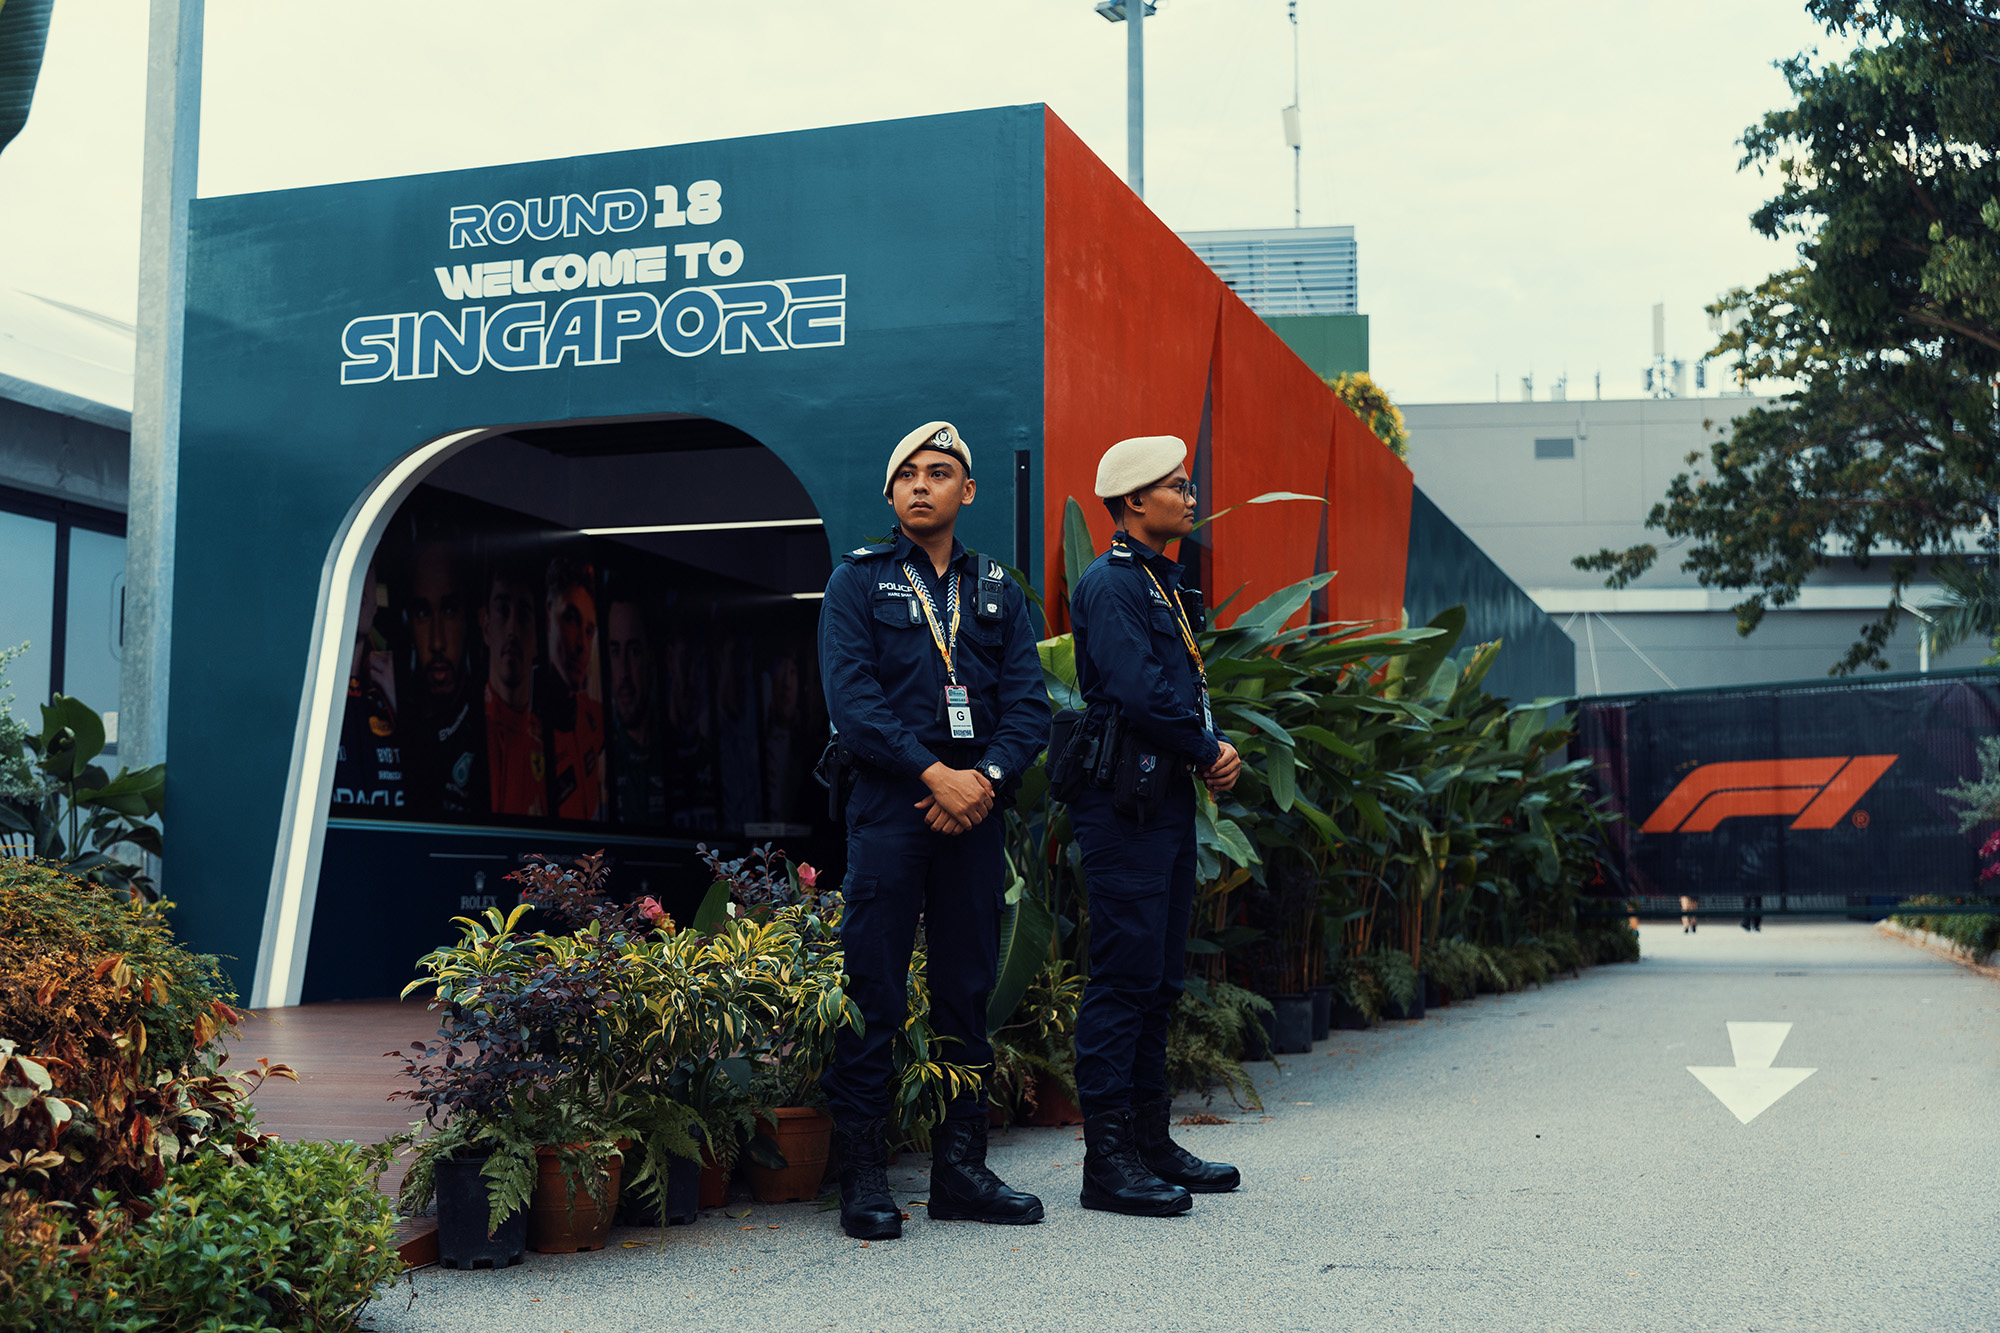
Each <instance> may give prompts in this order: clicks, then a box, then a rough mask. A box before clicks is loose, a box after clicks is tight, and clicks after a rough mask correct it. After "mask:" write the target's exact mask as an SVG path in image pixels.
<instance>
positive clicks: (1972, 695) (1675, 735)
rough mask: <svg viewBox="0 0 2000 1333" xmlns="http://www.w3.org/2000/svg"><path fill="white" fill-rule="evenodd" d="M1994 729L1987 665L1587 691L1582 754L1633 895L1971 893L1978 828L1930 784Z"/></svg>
mask: <svg viewBox="0 0 2000 1333" xmlns="http://www.w3.org/2000/svg"><path fill="white" fill-rule="evenodd" d="M1996 733H2000V672H1994V671H1992V670H1980V671H1969V672H1949V673H1946V672H1936V673H1932V674H1930V675H1902V676H1885V677H1877V678H1875V679H1872V680H1856V681H1845V680H1828V681H1810V682H1801V683H1798V684H1789V685H1766V686H1753V687H1743V688H1737V689H1723V690H1680V691H1672V692H1662V693H1657V694H1639V695H1626V696H1619V697H1605V698H1592V699H1587V700H1584V701H1583V702H1582V704H1581V706H1580V709H1579V718H1578V738H1577V746H1578V750H1579V752H1580V753H1581V754H1582V755H1584V756H1587V757H1589V758H1591V759H1594V760H1596V768H1595V770H1594V778H1595V781H1596V784H1597V787H1598V790H1599V793H1600V794H1601V795H1603V796H1604V797H1606V798H1608V803H1609V806H1610V808H1611V809H1613V810H1616V811H1617V812H1618V813H1620V814H1622V815H1624V816H1625V817H1626V821H1627V822H1624V823H1621V824H1619V825H1616V826H1615V827H1614V829H1613V831H1612V837H1611V842H1612V859H1613V862H1614V867H1613V868H1614V869H1616V870H1618V871H1619V872H1621V873H1622V877H1623V880H1624V885H1625V888H1626V890H1627V891H1628V892H1630V893H1632V894H1634V895H1642V896H1646V895H1661V894H1665V895H1678V894H1683V893H1687V894H1693V895H1696V896H1702V895H1711V896H1712V895H1743V894H1765V895H1795V896H1798V897H1800V898H1805V899H1820V898H1824V899H1825V900H1827V901H1829V902H1832V901H1835V900H1837V899H1844V898H1845V897H1846V896H1848V895H1859V896H1861V898H1862V900H1863V901H1868V900H1871V899H1874V898H1883V899H1884V901H1891V900H1893V899H1894V898H1895V897H1898V896H1902V895H1908V894H1915V893H1943V894H1962V893H1972V892H1976V891H1977V879H1978V874H1979V865H1978V855H1977V853H1978V848H1979V844H1980V841H1981V840H1982V838H1983V837H1984V836H1985V835H1986V834H1987V833H1990V832H1991V826H1981V827H1979V828H1976V829H1973V830H1969V831H1967V832H1964V833H1961V832H1960V831H1959V817H1958V811H1957V808H1956V807H1955V806H1953V805H1952V804H1951V803H1949V802H1947V801H1946V800H1945V799H1944V798H1943V797H1942V796H1941V795H1940V794H1939V789H1940V788H1943V787H1949V786H1952V785H1954V784H1956V783H1958V782H1961V781H1963V780H1965V779H1967V778H1971V777H1976V776H1977V775H1978V772H1979V762H1978V743H1979V741H1980V739H1981V738H1982V737H1986V736H1992V735H1995V734H1996Z"/></svg>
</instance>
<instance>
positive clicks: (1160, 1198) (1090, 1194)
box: [1079, 1106, 1194, 1217]
mask: <svg viewBox="0 0 2000 1333" xmlns="http://www.w3.org/2000/svg"><path fill="white" fill-rule="evenodd" d="M1079 1202H1081V1203H1082V1204H1083V1206H1084V1207H1086V1208H1097V1209H1101V1210H1103V1211H1104V1212H1107V1213H1130V1214H1131V1215H1132V1216H1134V1217H1167V1216H1170V1215H1171V1214H1174V1213H1184V1212H1186V1211H1187V1210H1188V1209H1190V1208H1192V1207H1194V1196H1193V1195H1192V1194H1189V1193H1188V1192H1187V1191H1186V1190H1184V1189H1182V1188H1181V1187H1180V1186H1179V1185H1169V1184H1168V1183H1167V1182H1166V1181H1164V1180H1161V1179H1160V1178H1159V1177H1158V1176H1156V1175H1154V1174H1153V1173H1152V1172H1151V1171H1149V1170H1148V1169H1147V1168H1146V1164H1145V1163H1144V1162H1142V1161H1140V1160H1139V1149H1138V1145H1137V1143H1136V1142H1135V1141H1134V1139H1133V1125H1132V1108H1131V1107H1129V1106H1127V1107H1124V1108H1122V1109H1120V1110H1116V1111H1100V1112H1098V1113H1097V1114H1096V1115H1092V1116H1085V1117H1084V1121H1083V1196H1082V1198H1081V1199H1080V1200H1079Z"/></svg>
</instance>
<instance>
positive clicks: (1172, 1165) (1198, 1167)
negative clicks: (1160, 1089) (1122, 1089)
mask: <svg viewBox="0 0 2000 1333" xmlns="http://www.w3.org/2000/svg"><path fill="white" fill-rule="evenodd" d="M1173 1108H1174V1099H1173V1098H1171V1097H1143V1098H1140V1099H1139V1100H1137V1101H1135V1102H1134V1103H1133V1104H1132V1127H1133V1133H1134V1136H1135V1138H1136V1139H1137V1141H1138V1146H1139V1160H1140V1161H1141V1162H1143V1163H1144V1164H1145V1166H1146V1169H1147V1170H1148V1171H1151V1172H1152V1173H1153V1174H1154V1175H1156V1176H1158V1177H1159V1178H1160V1179H1161V1180H1164V1181H1166V1182H1167V1183H1168V1184H1169V1185H1179V1186H1180V1187H1181V1188H1182V1189H1184V1190H1186V1191H1187V1192H1188V1193H1190V1194H1227V1193H1229V1191H1231V1190H1233V1189H1235V1188H1236V1187H1237V1186H1238V1185H1240V1184H1242V1183H1243V1177H1242V1176H1241V1175H1240V1174H1239V1173H1238V1172H1237V1170H1236V1168H1235V1167H1233V1166H1231V1165H1230V1164H1229V1163H1227V1162H1204V1161H1202V1160H1201V1158H1199V1157H1196V1156H1195V1155H1194V1154H1193V1153H1191V1152H1189V1151H1188V1150H1187V1149H1186V1148H1183V1147H1181V1145H1180V1144H1178V1143H1175V1142H1174V1139H1173V1135H1172V1134H1171V1133H1170V1132H1169V1128H1168V1127H1169V1125H1170V1124H1171V1122H1172V1117H1173Z"/></svg>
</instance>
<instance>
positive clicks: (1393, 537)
mask: <svg viewBox="0 0 2000 1333" xmlns="http://www.w3.org/2000/svg"><path fill="white" fill-rule="evenodd" d="M1328 396H1329V397H1331V396H1332V395H1331V394H1329V395H1328ZM1331 479H1332V489H1331V495H1332V499H1333V508H1332V512H1331V513H1330V515H1329V520H1330V524H1331V527H1330V540H1329V542H1328V544H1327V545H1328V555H1329V563H1330V564H1331V565H1332V567H1333V568H1334V569H1337V570H1339V571H1340V577H1339V578H1337V579H1335V580H1334V581H1333V586H1332V587H1331V588H1330V589H1329V591H1330V592H1331V593H1332V594H1333V597H1332V618H1333V619H1335V620H1369V621H1375V622H1377V625H1376V627H1377V628H1379V629H1394V628H1395V627H1396V626H1397V625H1398V624H1399V623H1400V622H1401V620H1402V613H1403V575H1404V573H1405V571H1406V570H1407V568H1408V563H1409V550H1410V491H1411V489H1412V487H1413V486H1414V484H1415V479H1414V478H1413V477H1412V476H1411V475H1410V469H1409V467H1408V466H1407V465H1405V464H1404V462H1403V460H1402V459H1400V458H1398V457H1396V455H1395V454H1393V453H1391V452H1390V451H1389V447H1388V446H1387V445H1385V444H1383V443H1382V442H1381V441H1380V440H1378V439H1376V438H1375V434H1374V432H1373V431H1371V430H1369V429H1368V427H1366V426H1364V425H1363V424H1362V423H1361V419H1360V418H1359V417H1357V416H1355V415H1354V413H1353V412H1351V411H1350V410H1348V407H1347V404H1345V403H1343V402H1341V401H1340V400H1339V399H1334V429H1333V466H1332V469H1331Z"/></svg>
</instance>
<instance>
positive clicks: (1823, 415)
mask: <svg viewBox="0 0 2000 1333" xmlns="http://www.w3.org/2000/svg"><path fill="white" fill-rule="evenodd" d="M1806 8H1807V11H1808V12H1809V13H1811V14H1812V15H1813V16H1814V17H1815V18H1817V19H1818V20H1819V21H1820V22H1822V23H1823V24H1825V26H1826V28H1827V30H1828V31H1829V32H1830V33H1832V34H1833V35H1835V36H1838V37H1842V38H1851V39H1853V40H1855V41H1856V43H1857V45H1856V46H1855V48H1854V50H1853V52H1852V54H1850V55H1848V56H1847V57H1845V58H1843V59H1838V60H1820V59H1819V58H1818V57H1817V53H1815V52H1807V53H1803V54H1800V55H1797V56H1794V57H1793V58H1791V59H1789V60H1786V61H1783V62H1781V63H1780V65H1779V68H1780V69H1781V70H1782V71H1783V73H1784V75H1785V79H1786V82H1787V83H1788V84H1789V86H1790V88H1791V91H1792V93H1793V95H1794V97H1795V98H1796V99H1797V100H1796V104H1795V105H1793V106H1790V107H1787V108H1784V109H1782V110H1778V111H1773V112H1771V113H1769V114H1768V115H1766V116H1765V117H1764V119H1763V121H1762V123H1761V124H1759V125H1756V126H1753V127H1751V128H1750V129H1749V130H1747V131H1746V132H1745V134H1744V137H1743V140H1742V144H1743V149H1744V156H1743V160H1742V163H1741V165H1742V166H1745V167H1755V168H1756V169H1757V170H1758V171H1759V172H1760V173H1764V172H1775V173H1776V175H1777V177H1778V179H1779V182H1780V188H1779V191H1778V193H1777V195H1776V196H1775V197H1773V198H1772V199H1770V200H1769V201H1767V202H1766V203H1765V204H1764V205H1763V207H1761V208H1760V209H1758V210H1757V212H1756V213H1754V214H1753V215H1752V216H1751V223H1752V225H1753V226H1755V227H1756V229H1757V230H1758V231H1760V232H1762V233H1763V234H1764V235H1766V236H1770V237H1773V238H1777V237H1787V236H1790V237H1796V238H1797V239H1798V251H1799V259H1800V262H1799V264H1798V265H1797V266H1796V267H1794V268H1791V269H1787V270H1786V271H1784V272H1782V273H1777V274H1774V275H1772V276H1771V277H1770V278H1768V279H1766V280H1765V281H1764V282H1762V283H1761V284H1759V285H1758V286H1756V287H1755V288H1752V289H1747V290H1746V289H1740V288H1739V289H1737V290H1735V291H1732V292H1730V293H1729V294H1728V295H1727V296H1725V297H1724V298H1723V299H1722V300H1721V301H1719V302H1717V303H1716V304H1715V305H1714V306H1712V307H1710V311H1711V313H1712V314H1718V315H1729V316H1733V317H1735V318H1736V319H1737V320H1738V322H1737V323H1736V324H1735V327H1734V328H1733V329H1732V331H1731V332H1730V333H1729V334H1728V335H1727V336H1725V337H1724V338H1723V339H1722V342H1721V344H1720V345H1719V346H1718V347H1717V349H1716V354H1718V355H1727V356H1730V357H1732V358H1733V360H1734V363H1735V366H1736V371H1737V374H1738V375H1739V376H1740V377H1741V379H1742V380H1743V381H1745V382H1748V381H1751V380H1770V379H1777V380H1789V381H1792V382H1793V383H1795V384H1796V385H1797V386H1798V387H1797V388H1796V389H1794V390H1793V391H1792V392H1789V393H1787V394H1785V395H1784V396H1783V398H1782V400H1781V401H1780V402H1779V403H1778V404H1775V405H1773V406H1771V407H1768V408H1753V409H1752V410H1750V411H1749V412H1747V413H1745V414H1744V415H1743V416H1742V417H1740V418H1739V419H1737V420H1736V421H1735V422H1734V423H1733V424H1732V425H1731V426H1730V428H1729V429H1728V431H1727V433H1726V435H1725V437H1724V438H1723V439H1721V440H1719V441H1717V442H1716V443H1715V444H1714V445H1713V447H1712V448H1711V449H1710V450H1709V452H1708V456H1707V458H1706V460H1704V459H1703V458H1702V456H1701V455H1700V454H1699V453H1694V454H1690V455H1689V456H1688V460H1687V461H1688V463H1689V464H1690V466H1691V467H1693V468H1694V469H1695V470H1693V471H1690V472H1685V473H1682V474H1680V475H1679V476H1677V477H1675V478H1674V480H1673V482H1672V483H1671V484H1670V485H1669V487H1668V490H1667V498H1666V499H1665V500H1664V501H1663V502H1662V503H1660V504H1658V505H1655V506H1654V508H1653V511H1652V513H1651V515H1650V516H1649V517H1648V518H1647V524H1648V526H1650V527H1654V528H1659V529H1661V530H1663V531H1664V532H1665V533H1666V534H1667V535H1668V536H1669V537H1673V538H1678V539H1690V540H1691V543H1692V544H1691V545H1690V546H1689V547H1688V549H1687V552H1686V555H1685V558H1684V560H1683V562H1682V565H1681V568H1682V569H1684V570H1686V571H1688V572H1690V573H1693V574H1694V575H1696V577H1697V578H1698V579H1699V580H1700V582H1701V583H1702V584H1703V585H1704V586H1708V587H1722V588H1730V589H1737V590H1742V591H1744V592H1745V593H1746V596H1745V597H1744V600H1743V601H1741V602H1739V603H1738V604H1737V605H1736V608H1735V610H1736V618H1737V632H1738V633H1741V634H1746V635H1747V634H1749V633H1750V632H1751V631H1753V630H1755V629H1756V628H1757V626H1758V624H1759V623H1760V622H1761V620H1762V619H1763V616H1764V613H1765V611H1766V610H1768V609H1769V608H1771V607H1774V606H1784V605H1787V604H1789V603H1791V602H1794V601H1796V600H1797V598H1798V595H1799V592H1800V589H1801V588H1802V587H1803V586H1804V585H1805V583H1806V580H1807V579H1808V578H1809V577H1810V576H1811V575H1812V574H1813V572H1814V571H1815V570H1817V569H1819V568H1820V567H1822V566H1823V565H1824V564H1825V563H1826V562H1827V560H1828V559H1829V558H1830V557H1831V556H1832V555H1834V554H1838V553H1845V554H1850V555H1851V556H1852V557H1853V558H1854V559H1855V561H1856V562H1857V563H1859V564H1861V565H1863V566H1866V565H1868V564H1870V563H1872V561H1873V560H1874V559H1876V558H1877V557H1878V556H1884V555H1886V556H1887V557H1888V559H1889V568H1890V575H1891V578H1890V582H1889V584H1888V586H1887V587H1886V588H1885V589H1884V593H1883V601H1884V605H1883V609H1882V612H1881V614H1880V615H1879V616H1878V617H1877V618H1876V619H1875V620H1874V621H1873V622H1871V623H1869V624H1867V625H1865V626H1863V627H1862V628H1861V631H1860V634H1859V637H1858V640H1857V642H1856V643H1855V644H1854V645H1853V646H1852V647H1851V648H1850V649H1849V650H1848V652H1847V654H1846V655H1845V656H1844V657H1843V658H1842V659H1841V660H1840V661H1839V662H1838V663H1836V664H1835V665H1834V666H1833V668H1832V672H1833V674H1846V673H1848V672H1851V671H1854V670H1856V669H1857V668H1859V667H1862V666H1868V665H1872V666H1875V667H1877V668H1879V669H1884V670H1886V669H1887V666H1888V662H1887V659H1886V656H1885V653H1884V650H1885V649H1886V647H1887V646H1888V643H1889V641H1890V639H1891V637H1892V636H1893V635H1894V633H1895V632H1896V628H1897V624H1898V620H1899V613H1900V609H1901V608H1900V605H1899V604H1900V602H1901V601H1902V599H1903V595H1904V591H1905V589H1906V588H1907V587H1908V586H1909V584H1910V583H1911V581H1912V580H1913V579H1914V578H1915V577H1916V576H1917V575H1918V573H1919V571H1920V568H1921V564H1922V562H1923V561H1924V560H1925V559H1926V558H1930V559H1941V562H1942V563H1945V564H1949V562H1951V561H1953V560H1956V559H1959V558H1961V556H1962V554H1963V553H1964V552H1965V548H1966V547H1967V546H1968V545H1969V544H1977V543H1976V542H1975V541H1971V540H1969V536H1970V534H1975V533H1980V532H1982V531H1983V532H1984V533H1985V534H1986V539H1987V542H1988V549H1987V552H1986V554H1985V555H1984V556H1983V557H1974V559H1976V560H1979V561H1981V562H1982V563H1983V564H1984V565H1985V566H1986V568H1987V569H1988V570H1990V568H1991V566H1992V563H1993V561H1994V560H1995V554H1996V553H1995V551H1994V550H1993V548H1992V546H1991V539H1992V534H1993V533H1994V531H1995V527H1994V523H1995V520H1996V518H2000V494H1996V493H2000V404H1997V403H1996V396H1995V377H1996V374H2000V0H1970V2H1969V3H1959V4H1954V3H1946V2H1945V0H1808V3H1807V6H1806ZM1704 462H1705V466H1703V464H1704ZM1658 557H1659V549H1658V547H1657V546H1655V545H1651V544H1647V545H1641V546H1634V547H1632V548H1630V549H1629V550H1625V551H1615V550H1610V549H1606V550H1602V551H1599V552H1597V553H1596V554H1595V555H1589V556H1579V557H1578V558H1577V559H1576V562H1575V563H1576V565H1577V566H1578V567H1579V568H1582V569H1590V570H1597V571H1600V572H1603V573H1605V574H1607V575H1609V577H1608V578H1607V580H1606V582H1607V583H1608V584H1609V585H1610V586H1612V587H1614V588H1617V587H1623V586H1625V585H1626V584H1627V583H1628V582H1630V581H1631V580H1632V579H1634V578H1636V577H1638V576H1639V575H1640V574H1643V573H1644V572H1645V571H1646V570H1647V569H1649V568H1651V567H1652V565H1653V564H1654V563H1655V561H1656V560H1657V559H1658ZM1988 577H1990V574H1989V575H1988ZM1994 629H1995V627H1994V626H1992V625H1990V624H1989V625H1987V626H1985V627H1984V629H1983V632H1984V633H1985V634H1986V635H1989V636H1990V635H1991V634H1992V633H1993V631H1994Z"/></svg>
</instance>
